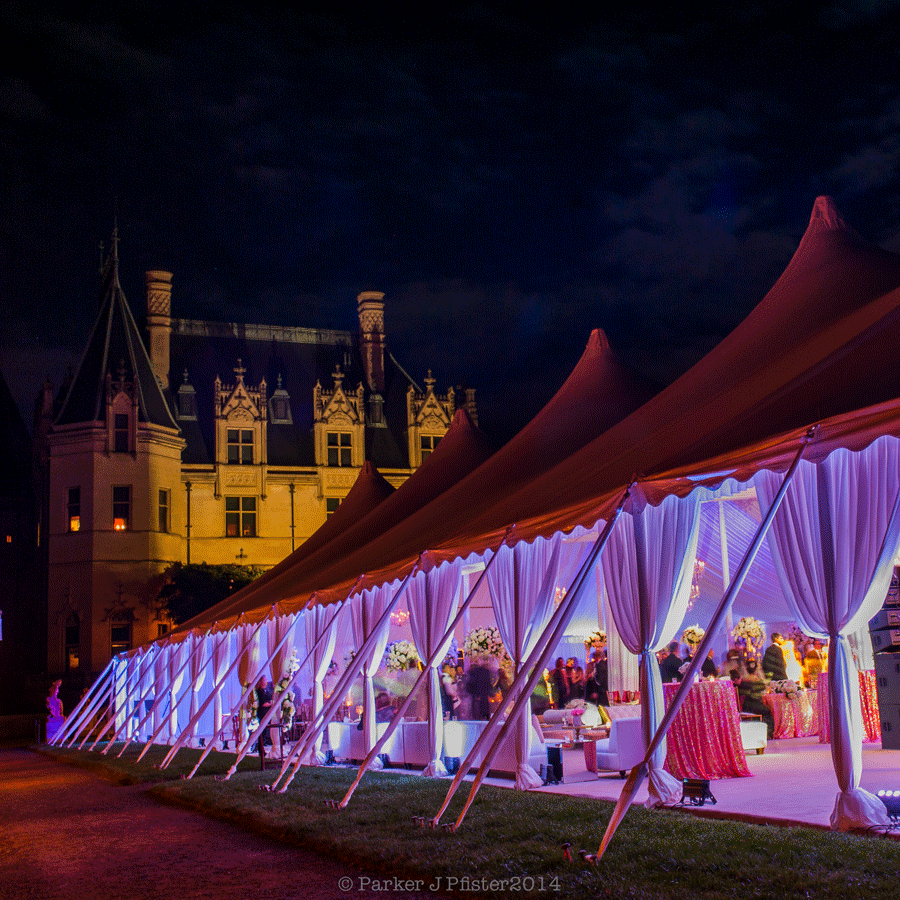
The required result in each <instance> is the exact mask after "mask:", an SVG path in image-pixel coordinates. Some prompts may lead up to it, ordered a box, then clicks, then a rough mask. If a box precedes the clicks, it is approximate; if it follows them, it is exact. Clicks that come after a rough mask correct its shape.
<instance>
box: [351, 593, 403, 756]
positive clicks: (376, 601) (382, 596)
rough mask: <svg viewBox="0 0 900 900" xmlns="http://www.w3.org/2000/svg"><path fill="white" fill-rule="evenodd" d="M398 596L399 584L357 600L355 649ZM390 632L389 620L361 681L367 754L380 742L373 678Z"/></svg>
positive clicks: (353, 609) (353, 612)
mask: <svg viewBox="0 0 900 900" xmlns="http://www.w3.org/2000/svg"><path fill="white" fill-rule="evenodd" d="M395 592H396V584H383V585H380V586H379V587H376V588H371V589H369V590H366V591H363V592H362V594H360V595H358V596H357V597H355V598H354V600H353V604H352V605H351V607H350V613H351V619H352V628H353V646H354V647H362V645H363V644H364V643H365V641H366V640H367V639H368V638H369V635H371V634H372V632H373V631H374V630H375V627H376V625H378V621H379V619H381V617H382V616H383V615H384V611H385V610H386V609H387V607H388V604H390V602H391V601H392V600H393V598H394V593H395ZM390 629H391V620H390V618H387V619H385V621H384V622H383V623H382V625H381V628H380V629H379V631H378V634H377V635H376V637H375V642H374V644H373V645H372V649H371V650H370V651H369V653H368V654H366V658H365V660H363V666H362V677H363V717H362V721H363V736H364V740H365V745H364V746H365V750H366V753H368V752H369V751H370V750H371V749H372V748H373V747H374V746H375V741H376V740H377V739H378V735H377V728H376V722H375V684H374V677H375V673H376V672H377V671H378V667H379V666H380V665H381V659H382V657H383V656H384V650H385V647H386V646H387V640H388V635H389V633H390ZM381 765H382V763H381V760H380V759H376V760H373V763H372V768H373V769H378V768H381Z"/></svg>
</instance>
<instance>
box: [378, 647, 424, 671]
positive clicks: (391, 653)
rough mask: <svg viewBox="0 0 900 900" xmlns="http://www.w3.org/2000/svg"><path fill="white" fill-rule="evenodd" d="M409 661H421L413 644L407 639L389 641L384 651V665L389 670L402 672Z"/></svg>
mask: <svg viewBox="0 0 900 900" xmlns="http://www.w3.org/2000/svg"><path fill="white" fill-rule="evenodd" d="M410 661H413V662H415V663H419V662H421V660H420V659H419V654H418V652H417V651H416V648H415V646H413V644H412V643H410V642H409V641H391V643H390V644H388V645H387V648H386V650H385V651H384V665H385V667H386V668H387V670H388V671H389V672H402V671H403V670H404V669H408V668H409V663H410Z"/></svg>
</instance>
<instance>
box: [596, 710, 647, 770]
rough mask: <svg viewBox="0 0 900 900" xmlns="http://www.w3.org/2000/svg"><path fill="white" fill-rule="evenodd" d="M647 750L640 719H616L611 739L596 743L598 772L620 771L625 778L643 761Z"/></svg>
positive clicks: (610, 735) (612, 726) (611, 728)
mask: <svg viewBox="0 0 900 900" xmlns="http://www.w3.org/2000/svg"><path fill="white" fill-rule="evenodd" d="M646 750H647V745H646V744H645V743H644V733H643V729H642V728H641V720H640V719H614V720H613V722H612V724H611V725H610V726H609V737H608V738H606V739H604V740H600V741H597V743H596V757H597V771H598V772H599V771H601V770H612V771H616V770H618V772H619V775H620V776H621V777H622V778H624V777H625V773H626V772H627V771H629V770H630V769H632V768H633V767H634V766H636V765H637V764H638V763H639V762H641V761H642V760H643V758H644V754H645V752H646Z"/></svg>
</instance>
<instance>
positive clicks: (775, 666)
mask: <svg viewBox="0 0 900 900" xmlns="http://www.w3.org/2000/svg"><path fill="white" fill-rule="evenodd" d="M783 642H784V638H783V637H782V636H781V635H780V634H779V633H778V632H777V631H774V632H772V643H771V644H769V646H768V647H766V652H765V654H763V661H762V668H763V673H764V674H765V676H766V678H769V679H771V680H772V681H787V671H786V669H785V666H784V651H783V650H782V649H781V645H782V643H783Z"/></svg>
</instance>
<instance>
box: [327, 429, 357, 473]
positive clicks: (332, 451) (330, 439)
mask: <svg viewBox="0 0 900 900" xmlns="http://www.w3.org/2000/svg"><path fill="white" fill-rule="evenodd" d="M326 446H327V448H328V465H329V466H352V465H353V435H352V434H347V432H346V431H329V432H328V433H327V435H326Z"/></svg>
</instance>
